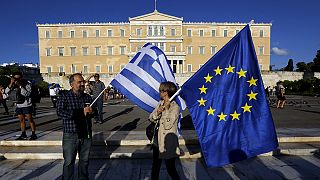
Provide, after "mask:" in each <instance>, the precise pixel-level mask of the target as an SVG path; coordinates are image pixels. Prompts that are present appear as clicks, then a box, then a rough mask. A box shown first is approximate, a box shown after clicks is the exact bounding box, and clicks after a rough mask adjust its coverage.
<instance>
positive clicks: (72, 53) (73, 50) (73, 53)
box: [70, 47, 76, 56]
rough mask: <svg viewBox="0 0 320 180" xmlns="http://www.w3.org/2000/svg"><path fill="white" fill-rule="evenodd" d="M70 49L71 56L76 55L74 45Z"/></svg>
mask: <svg viewBox="0 0 320 180" xmlns="http://www.w3.org/2000/svg"><path fill="white" fill-rule="evenodd" d="M70 51H71V56H75V55H76V48H75V47H71V48H70Z"/></svg>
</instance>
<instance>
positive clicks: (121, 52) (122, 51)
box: [120, 46, 126, 55]
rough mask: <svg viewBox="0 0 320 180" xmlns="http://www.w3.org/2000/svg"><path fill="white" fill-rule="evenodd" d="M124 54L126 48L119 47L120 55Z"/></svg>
mask: <svg viewBox="0 0 320 180" xmlns="http://www.w3.org/2000/svg"><path fill="white" fill-rule="evenodd" d="M125 53H126V47H125V46H120V55H125Z"/></svg>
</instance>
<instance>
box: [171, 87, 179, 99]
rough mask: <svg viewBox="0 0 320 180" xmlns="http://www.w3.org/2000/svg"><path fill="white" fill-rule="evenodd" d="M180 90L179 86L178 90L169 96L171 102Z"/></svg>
mask: <svg viewBox="0 0 320 180" xmlns="http://www.w3.org/2000/svg"><path fill="white" fill-rule="evenodd" d="M180 91H181V88H179V89H178V91H177V92H176V93H174V94H173V95H172V96H171V98H170V100H169V101H170V102H171V101H172V100H173V99H174V98H175V97H176V96H177V95H178V94H180Z"/></svg>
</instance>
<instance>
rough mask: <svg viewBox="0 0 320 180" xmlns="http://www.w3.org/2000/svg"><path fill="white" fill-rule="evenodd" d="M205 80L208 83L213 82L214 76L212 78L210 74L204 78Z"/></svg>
mask: <svg viewBox="0 0 320 180" xmlns="http://www.w3.org/2000/svg"><path fill="white" fill-rule="evenodd" d="M204 79H206V83H207V82H211V79H212V76H210V74H209V73H208V75H207V76H206V77H204Z"/></svg>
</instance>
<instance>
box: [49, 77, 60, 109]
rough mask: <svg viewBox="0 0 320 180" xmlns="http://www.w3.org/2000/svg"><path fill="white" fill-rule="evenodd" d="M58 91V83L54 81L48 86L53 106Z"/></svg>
mask: <svg viewBox="0 0 320 180" xmlns="http://www.w3.org/2000/svg"><path fill="white" fill-rule="evenodd" d="M58 92H59V88H58V85H57V84H55V83H52V85H51V86H50V88H49V94H50V98H51V101H52V104H53V107H54V108H55V107H56V106H57V97H58Z"/></svg>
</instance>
